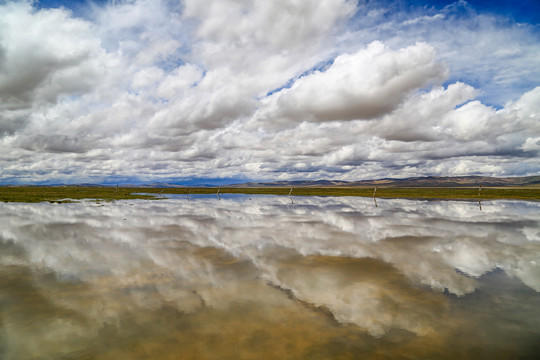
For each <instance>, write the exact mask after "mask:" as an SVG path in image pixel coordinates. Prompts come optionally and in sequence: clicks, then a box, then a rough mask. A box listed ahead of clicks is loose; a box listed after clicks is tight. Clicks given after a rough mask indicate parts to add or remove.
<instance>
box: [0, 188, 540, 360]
mask: <svg viewBox="0 0 540 360" xmlns="http://www.w3.org/2000/svg"><path fill="white" fill-rule="evenodd" d="M218 194H219V191H218ZM186 195H188V194H187V193H186V194H185V195H180V196H179V198H178V199H162V200H159V201H130V202H114V203H107V204H102V205H104V206H101V205H97V204H95V203H92V202H82V203H74V204H62V205H53V204H45V203H43V204H4V205H3V206H2V208H0V214H1V216H0V300H1V301H0V334H1V335H0V358H2V359H23V358H44V359H55V358H103V359H113V358H114V359H122V358H125V359H132V358H159V359H177V358H182V359H190V358H192V359H221V358H227V357H229V358H238V359H242V358H246V359H248V358H250V359H251V358H258V359H260V358H269V359H270V358H274V359H275V358H329V359H331V358H351V359H356V358H360V357H367V358H369V357H383V358H475V359H478V358H485V359H493V358H512V357H513V356H514V355H515V354H521V355H520V356H525V357H526V356H530V355H532V354H534V353H535V352H537V351H538V350H539V349H538V345H536V344H537V341H536V340H537V339H538V334H539V333H540V316H539V315H538V311H537V304H538V302H539V300H540V296H539V295H540V294H539V291H540V269H539V267H538V264H537V259H538V258H539V255H540V236H539V234H540V225H539V220H538V216H537V215H538V213H540V211H539V210H540V204H538V203H534V202H519V201H485V203H488V204H489V206H486V207H485V209H484V210H483V211H482V212H479V211H478V208H477V206H478V205H476V204H475V203H474V202H453V201H442V202H435V201H413V200H385V199H379V202H381V203H383V204H384V206H381V207H378V206H377V201H376V200H375V198H373V200H372V199H369V198H347V197H343V198H332V197H329V198H326V197H325V198H319V197H305V198H304V197H303V198H302V201H300V202H299V203H298V204H295V206H290V200H292V199H290V198H287V197H276V196H259V197H244V196H233V195H230V196H227V197H221V201H216V198H215V197H214V195H213V194H211V195H209V196H198V195H191V196H190V201H189V202H188V201H185V197H186ZM218 196H219V195H218ZM372 201H373V202H374V203H375V205H376V206H375V207H374V206H373V203H372ZM479 205H480V206H481V204H479ZM124 219H125V220H124Z"/></svg>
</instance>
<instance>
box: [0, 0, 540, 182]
mask: <svg viewBox="0 0 540 360" xmlns="http://www.w3.org/2000/svg"><path fill="white" fill-rule="evenodd" d="M539 30H540V2H538V1H537V0H524V1H519V2H515V1H503V0H496V1H478V0H471V1H463V0H459V1H427V0H426V1H422V0H413V1H404V0H398V1H388V0H380V1H377V0H371V1H368V0H357V1H356V0H319V1H308V0H274V1H266V0H215V1H214V0H205V1H200V0H116V1H111V0H109V1H85V0H78V1H61V0H51V1H37V0H36V1H5V0H0V184H53V183H54V184H57V183H65V184H74V183H108V184H116V183H120V184H126V183H152V182H167V183H177V184H196V183H209V182H210V183H214V184H225V183H235V182H244V181H251V180H254V181H274V180H300V179H303V180H318V179H336V180H346V181H354V180H365V179H377V178H388V177H393V178H406V177H414V176H464V175H484V176H528V175H538V174H540V31H539Z"/></svg>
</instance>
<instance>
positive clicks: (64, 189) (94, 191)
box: [0, 186, 540, 203]
mask: <svg viewBox="0 0 540 360" xmlns="http://www.w3.org/2000/svg"><path fill="white" fill-rule="evenodd" d="M289 191H290V188H289V187H287V188H284V187H281V188H269V187H264V188H263V187H261V188H227V187H222V188H221V193H224V194H226V193H235V194H274V195H288V194H289ZM188 192H189V194H215V193H216V192H217V188H189V189H186V188H118V189H116V188H114V187H79V186H59V187H46V186H39V187H33V186H29V187H0V202H28V203H33V202H43V201H48V202H69V201H70V199H72V200H80V199H96V200H100V201H111V200H121V199H124V200H128V199H154V198H155V197H154V196H151V195H134V194H137V193H151V194H158V193H163V194H186V193H188ZM292 195H293V196H364V197H372V196H373V188H358V187H356V188H347V187H322V188H316V187H298V188H294V189H293V192H292ZM375 196H376V197H377V198H421V199H471V200H477V199H478V188H382V187H381V188H377V191H376V194H375ZM480 199H482V200H488V199H518V200H540V189H539V188H482V190H481V191H480Z"/></svg>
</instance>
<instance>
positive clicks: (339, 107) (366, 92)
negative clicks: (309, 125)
mask: <svg viewBox="0 0 540 360" xmlns="http://www.w3.org/2000/svg"><path fill="white" fill-rule="evenodd" d="M444 77H445V67H444V65H443V64H441V63H439V62H437V61H436V54H435V51H434V49H433V48H432V47H430V46H429V45H427V44H425V43H419V44H416V45H414V46H411V47H407V48H404V49H400V50H397V51H392V50H390V49H388V48H386V47H385V46H384V44H382V43H380V42H374V43H371V44H370V45H369V46H368V47H367V48H365V49H362V50H360V51H358V52H357V53H355V54H351V55H340V56H338V57H337V58H336V59H335V61H334V62H333V64H332V65H331V66H330V67H329V68H328V69H327V70H326V71H316V72H314V73H313V74H310V75H307V76H304V77H301V78H300V79H298V80H297V81H295V82H294V84H293V85H292V87H291V88H289V89H284V90H282V91H280V92H278V93H276V94H274V95H272V96H271V98H270V99H269V100H268V102H269V104H268V105H267V106H268V107H269V110H267V111H268V112H269V113H270V114H268V115H266V114H264V110H263V115H262V116H263V117H264V118H265V119H264V121H268V122H270V123H274V122H281V121H286V122H299V121H314V122H321V121H332V120H355V119H372V118H375V117H379V116H381V115H384V114H387V113H389V112H391V111H392V110H394V109H395V108H397V107H398V106H399V105H400V104H401V102H402V101H403V100H404V99H405V97H406V96H407V95H408V94H409V93H410V92H411V91H413V90H416V89H418V88H421V87H423V86H426V85H428V84H429V83H430V82H435V81H442V80H443V79H444Z"/></svg>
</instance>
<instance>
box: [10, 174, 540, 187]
mask: <svg viewBox="0 0 540 360" xmlns="http://www.w3.org/2000/svg"><path fill="white" fill-rule="evenodd" d="M479 185H482V186H486V187H512V186H528V187H538V188H540V176H526V177H488V176H425V177H412V178H406V179H393V178H386V179H378V180H360V181H341V180H293V181H269V182H246V183H241V184H233V185H216V184H211V183H208V184H197V185H190V186H189V187H192V188H201V187H203V188H204V187H216V188H217V187H218V186H221V187H234V188H246V187H250V188H255V187H291V186H292V187H375V186H380V187H407V188H411V187H477V186H479ZM0 186H29V187H35V186H38V187H46V186H51V187H55V186H61V187H63V186H81V187H115V186H116V185H112V184H88V183H87V184H70V185H66V184H48V185H0ZM118 186H120V187H123V188H130V187H131V188H187V187H188V186H186V185H180V184H170V183H162V182H155V183H147V184H122V183H119V184H118Z"/></svg>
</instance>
